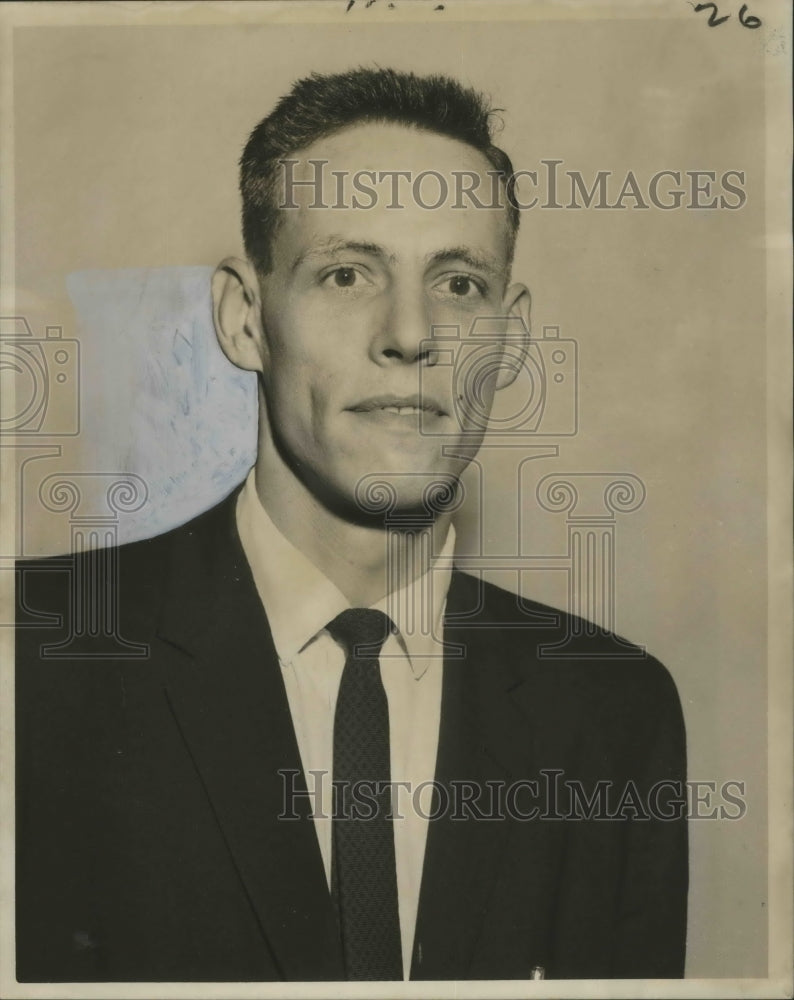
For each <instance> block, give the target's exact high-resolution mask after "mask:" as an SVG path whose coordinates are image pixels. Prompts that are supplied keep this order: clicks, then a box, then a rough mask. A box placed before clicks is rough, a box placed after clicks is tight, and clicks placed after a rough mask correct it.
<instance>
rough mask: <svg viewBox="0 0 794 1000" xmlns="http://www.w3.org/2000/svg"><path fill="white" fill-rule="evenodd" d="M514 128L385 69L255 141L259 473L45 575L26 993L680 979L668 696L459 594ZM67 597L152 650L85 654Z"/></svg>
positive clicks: (238, 358) (515, 304)
mask: <svg viewBox="0 0 794 1000" xmlns="http://www.w3.org/2000/svg"><path fill="white" fill-rule="evenodd" d="M489 121H490V116H489V110H488V108H487V106H486V105H485V103H484V101H483V99H482V98H481V97H480V96H479V95H477V94H476V93H474V92H473V91H469V90H466V89H464V88H462V87H460V86H459V85H458V84H456V83H455V82H453V81H451V80H449V79H446V78H442V77H431V78H418V77H415V76H413V75H410V74H400V73H395V72H393V71H388V70H383V71H381V70H378V71H365V70H358V71H354V72H351V73H347V74H340V75H336V76H326V77H318V76H315V77H312V78H310V79H307V80H303V81H301V82H300V83H298V84H297V85H296V86H295V88H294V89H293V91H292V92H291V93H290V94H289V95H288V96H287V97H285V98H283V99H282V100H281V102H280V103H279V104H278V105H277V107H276V109H275V110H274V111H273V113H272V114H271V115H269V116H268V117H267V118H266V119H264V120H263V122H261V123H260V125H259V126H258V127H257V129H255V131H254V132H253V133H252V135H251V137H250V139H249V142H248V144H247V146H246V149H245V152H244V154H243V157H242V160H241V190H242V196H243V231H244V238H245V246H246V254H247V256H246V259H237V258H230V259H228V260H226V261H224V262H223V263H222V264H221V265H220V266H219V268H218V269H217V271H216V273H215V276H214V278H213V301H214V321H215V327H216V331H217V333H218V338H219V341H220V344H221V346H222V348H223V350H224V352H225V353H226V355H227V356H228V357H229V359H230V360H231V361H232V362H233V363H234V364H236V365H238V366H239V367H242V368H245V369H249V370H252V371H256V372H257V373H258V377H259V387H260V388H259V394H260V395H259V403H260V418H259V438H258V454H257V462H256V465H255V466H254V468H253V469H252V470H251V473H250V475H249V477H248V479H247V480H246V482H245V483H244V484H242V485H241V486H240V487H238V488H237V489H236V490H235V491H234V492H233V493H232V494H231V495H230V496H229V497H228V498H227V499H226V500H224V501H223V502H222V503H220V504H219V505H218V506H217V507H215V508H214V509H212V510H210V511H208V512H206V513H205V514H203V515H201V516H200V517H199V518H197V519H195V520H194V521H192V522H190V523H188V524H186V525H183V526H182V527H179V528H176V529H175V530H173V531H171V532H168V533H167V534H164V535H161V536H159V537H157V538H153V539H149V540H145V541H141V542H136V543H134V544H131V545H127V546H123V547H121V548H120V549H118V550H112V551H109V552H105V553H100V554H97V553H83V554H77V555H75V556H73V557H66V558H62V559H54V560H45V561H41V562H38V563H30V564H24V565H23V566H22V567H21V568H20V572H19V587H18V593H19V604H20V616H21V617H20V624H21V625H22V626H24V627H20V629H19V630H18V642H17V976H18V978H19V979H20V980H22V981H36V980H45V981H46V980H53V981H57V980H62V981H81V980H86V981H89V980H100V981H101V980H107V981H113V980H116V981H118V980H121V981H131V980H154V981H157V980H186V981H192V980H218V981H226V980H278V979H287V980H341V979H403V978H406V979H407V978H412V979H467V978H468V979H501V978H519V979H527V978H533V977H534V978H537V977H541V976H543V975H546V976H549V977H557V978H563V977H568V978H606V977H627V976H628V977H654V978H655V977H671V976H680V975H682V974H683V962H684V945H685V924H686V891H687V840H686V823H685V815H684V812H685V811H684V809H683V802H682V801H681V797H682V794H683V782H684V779H685V742H684V731H683V722H682V717H681V710H680V705H679V702H678V697H677V694H676V690H675V686H674V684H673V681H672V679H671V678H670V676H669V674H668V673H667V671H666V670H665V668H664V667H663V666H661V664H659V663H658V662H657V661H656V660H654V659H653V658H651V657H648V656H645V655H643V654H642V652H641V651H640V650H639V649H638V648H636V647H631V646H629V645H628V644H626V643H625V642H623V641H622V640H619V639H617V638H616V637H614V636H612V635H610V634H609V633H606V632H602V631H599V630H597V629H595V628H593V627H590V626H586V625H584V624H583V623H582V622H581V621H580V620H577V619H573V618H572V617H571V616H569V615H567V614H565V613H563V612H561V611H556V610H554V609H551V608H548V607H543V606H541V605H537V604H533V603H532V602H528V601H521V602H519V601H518V599H517V598H516V597H515V595H512V594H509V593H507V592H505V591H502V590H499V589H498V588H496V587H493V586H491V585H488V584H484V583H482V582H481V581H479V580H477V579H475V578H473V577H471V576H467V575H466V574H464V573H462V572H459V571H458V570H455V569H453V568H452V552H453V549H454V528H453V527H452V524H451V510H452V508H453V507H454V498H455V494H456V488H457V483H458V478H459V476H460V474H461V472H462V471H463V469H464V468H465V466H466V465H467V464H468V462H469V461H470V460H471V458H472V457H473V456H474V454H475V453H476V451H477V447H478V446H479V444H480V442H481V440H482V436H483V434H484V432H485V426H484V422H483V419H482V414H483V413H486V414H487V413H488V412H489V411H490V408H491V405H492V402H493V397H494V394H495V392H496V391H497V390H498V389H499V388H500V387H501V386H504V385H507V384H509V383H510V381H511V379H512V378H514V377H515V374H516V371H517V368H518V363H519V362H520V355H521V350H522V349H524V348H522V345H521V343H519V342H518V341H517V340H516V339H515V338H514V337H512V335H511V336H508V331H512V330H514V329H515V328H516V325H517V326H518V328H519V329H521V330H524V331H525V330H527V329H528V323H529V294H528V292H527V289H526V288H525V287H524V286H523V285H521V284H511V283H510V265H511V261H512V255H513V247H514V242H515V236H516V231H517V228H518V213H517V209H516V207H515V204H514V201H513V199H512V181H511V175H512V166H511V164H510V161H509V159H508V157H507V156H506V154H505V153H504V152H502V151H501V150H500V149H498V148H497V147H496V146H495V145H493V142H492V136H491V132H490V125H489ZM428 178H430V182H429V183H427V181H428ZM403 182H405V184H404V185H403V187H402V188H401V187H400V185H401V184H403ZM425 183H427V187H423V185H424V184H425ZM430 183H433V184H435V185H436V188H435V189H434V190H433V191H432V193H431V192H430ZM461 185H462V186H461ZM445 192H446V197H442V195H443V194H444V193H445ZM477 192H479V193H477ZM486 192H487V194H486ZM494 194H496V195H497V197H496V198H494V197H492V196H493V195H494ZM430 202H432V205H433V206H434V207H432V208H430V207H429V203H430ZM483 317H484V318H486V320H487V321H488V323H489V325H490V329H491V333H492V336H493V351H491V352H490V355H489V357H488V359H487V363H486V364H485V365H484V366H483V367H481V368H480V370H479V373H478V377H477V378H476V379H475V380H474V384H472V383H471V381H470V382H467V383H466V385H465V386H460V385H458V383H457V382H456V381H455V379H454V377H451V373H453V374H454V371H455V370H456V367H455V366H456V364H457V362H458V361H459V360H460V358H461V357H462V356H463V354H464V353H465V351H466V345H465V333H466V331H468V330H470V329H471V327H472V324H473V323H474V321H475V320H476V319H478V318H479V319H482V318H483ZM438 327H443V328H445V330H447V331H448V330H449V329H454V330H458V331H462V334H463V335H462V336H461V337H460V344H459V347H458V348H457V353H456V357H455V359H453V360H454V363H453V364H452V365H450V364H448V363H444V362H443V359H442V358H441V355H440V350H439V349H438V347H437V346H436V342H434V339H433V336H432V334H433V332H434V329H435V328H438ZM100 564H102V565H103V566H104V567H105V569H107V566H108V565H110V566H112V572H110V574H109V579H110V584H109V585H108V588H107V589H105V588H104V587H100V588H97V587H94V588H93V591H92V585H91V581H92V580H96V579H97V576H96V571H97V567H98V566H99V565H100ZM97 590H99V592H98V593H97ZM76 593H77V594H79V595H81V599H83V598H85V600H88V601H89V602H91V601H95V602H96V605H97V609H98V611H99V612H101V609H102V607H105V606H107V604H108V603H109V602H112V603H114V604H117V605H118V608H119V623H120V625H119V627H120V631H121V633H122V634H123V635H124V636H125V637H126V638H127V639H128V640H130V641H132V642H135V643H138V644H140V646H142V647H144V648H145V649H146V650H147V655H146V656H145V657H144V658H137V659H136V658H124V657H117V658H115V657H108V656H99V657H97V656H92V655H91V652H90V635H88V636H86V637H85V638H86V645H85V646H84V647H83V648H82V651H81V652H80V651H78V652H74V646H73V645H72V646H65V645H64V638H65V637H66V636H67V635H68V634H69V632H70V614H71V610H70V609H73V608H74V607H75V600H76V599H75V594H76ZM37 623H40V624H37ZM582 635H585V636H586V639H587V642H586V643H585V645H582V644H581V643H579V644H578V645H577V644H575V643H572V642H571V638H572V637H574V636H579V637H581V636H582ZM70 650H72V651H70ZM425 793H426V794H425Z"/></svg>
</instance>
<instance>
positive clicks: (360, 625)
mask: <svg viewBox="0 0 794 1000" xmlns="http://www.w3.org/2000/svg"><path fill="white" fill-rule="evenodd" d="M326 628H327V629H328V631H329V632H330V634H331V635H332V636H333V638H334V639H336V641H337V642H339V643H341V644H342V645H343V646H344V647H345V650H346V652H347V654H348V656H352V657H354V658H355V659H375V658H377V656H378V655H379V654H380V651H381V647H382V646H383V643H384V642H385V641H386V639H387V638H388V636H389V635H390V634H391V633H392V632H393V631H394V624H393V623H392V620H391V618H389V616H388V615H385V614H384V613H383V612H382V611H375V610H373V609H372V608H348V610H347V611H343V612H342V613H341V614H339V615H337V616H336V618H334V620H333V621H332V622H329V623H328V625H327V626H326Z"/></svg>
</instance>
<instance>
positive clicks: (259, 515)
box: [237, 469, 455, 979]
mask: <svg viewBox="0 0 794 1000" xmlns="http://www.w3.org/2000/svg"><path fill="white" fill-rule="evenodd" d="M237 527H238V531H239V534H240V539H241V541H242V545H243V550H244V551H245V555H246V558H247V559H248V562H249V564H250V566H251V571H252V574H253V578H254V582H255V584H256V588H257V591H258V592H259V597H260V599H261V601H262V604H263V605H264V608H265V611H266V613H267V618H268V621H269V623H270V629H271V632H272V635H273V643H274V645H275V647H276V652H277V654H278V658H279V663H280V664H281V669H282V677H283V679H284V687H285V689H286V692H287V700H288V702H289V709H290V713H291V715H292V723H293V726H294V728H295V735H296V738H297V743H298V749H299V751H300V756H301V762H302V764H303V770H304V773H305V775H306V782H307V788H308V790H309V792H310V794H311V795H312V815H313V818H314V827H315V831H316V833H317V839H318V841H319V845H320V852H321V854H322V859H323V863H324V865H325V874H326V879H327V880H328V884H329V887H330V883H331V814H332V798H331V781H332V777H333V776H332V768H333V732H334V710H335V707H336V696H337V693H338V691H339V683H340V681H341V678H342V670H343V668H344V664H345V656H346V654H345V651H344V649H343V648H342V647H341V646H340V645H339V644H338V643H337V642H336V640H334V639H333V638H332V637H331V635H330V634H329V632H328V631H327V630H326V627H325V626H326V625H327V624H328V623H329V622H331V621H332V620H333V619H334V618H335V617H336V616H337V615H338V614H339V613H340V612H341V611H344V610H345V609H347V608H349V607H350V603H349V602H348V601H347V599H346V598H345V597H344V595H343V594H342V593H341V591H340V590H339V589H338V588H337V587H336V586H335V585H334V584H333V583H332V582H331V581H330V580H329V579H328V578H327V577H326V576H325V575H324V574H323V573H322V572H321V571H320V570H319V569H318V568H317V567H316V566H315V565H314V563H312V562H311V560H310V559H308V558H307V557H306V556H305V555H303V553H302V552H300V551H299V550H298V549H297V548H295V546H294V545H292V544H291V543H290V542H289V541H288V540H287V539H286V538H285V537H284V535H282V534H281V532H280V531H279V530H278V528H277V527H276V526H275V524H273V522H272V520H271V519H270V517H269V516H268V514H267V512H266V511H265V509H264V507H263V506H262V503H261V501H260V500H259V496H258V494H257V492H256V484H255V481H254V470H253V469H251V472H250V473H249V475H248V478H247V479H246V482H245V484H244V486H243V489H242V490H241V492H240V495H239V497H238V501H237ZM420 537H421V540H418V541H417V544H421V545H424V546H425V547H426V550H427V551H426V552H425V553H423V556H424V558H425V559H426V562H425V564H426V565H427V566H428V569H427V570H426V572H425V573H424V574H423V575H422V576H421V577H419V578H418V579H416V580H414V581H412V582H409V583H407V584H405V585H404V586H402V587H398V588H397V589H395V590H394V591H393V592H392V593H391V594H389V595H387V596H386V597H384V598H383V600H381V601H379V602H378V603H377V604H375V605H373V607H375V608H377V609H379V610H381V611H383V612H385V613H386V614H387V615H388V616H389V617H390V618H391V620H392V621H393V622H394V624H395V625H396V626H397V630H398V631H397V633H396V634H394V635H391V636H389V637H388V638H387V640H386V642H385V643H384V645H383V648H382V650H381V654H380V667H381V677H382V678H383V686H384V688H385V690H386V697H387V700H388V704H389V742H390V751H391V752H390V758H391V780H392V782H400V781H403V782H408V783H409V785H408V789H410V792H409V791H408V790H406V789H405V788H403V789H399V788H398V789H397V791H396V798H395V797H394V796H393V800H392V801H393V812H394V852H395V861H396V865H397V894H398V905H399V914H400V933H401V938H402V953H403V976H404V978H405V979H408V977H409V975H410V969H411V954H412V951H413V940H414V932H415V929H416V916H417V909H418V905H419V889H420V885H421V880H422V864H423V861H424V854H425V843H426V840H427V818H426V817H427V813H428V811H429V809H430V803H431V794H432V785H431V784H430V783H431V782H432V780H433V778H434V776H435V767H436V754H437V751H438V731H439V721H440V715H441V677H442V666H443V647H442V639H443V635H442V631H443V615H444V607H445V604H446V598H447V590H448V589H449V581H450V576H451V569H450V562H451V556H452V553H453V551H454V547H455V530H454V528H453V527H451V526H450V529H449V533H448V535H447V538H446V540H445V542H444V546H443V549H442V551H441V552H440V553H439V556H442V557H443V558H441V559H440V560H439V562H440V566H438V567H435V566H433V565H432V553H431V552H430V551H429V550H430V539H429V535H424V536H420ZM384 544H385V540H384ZM395 575H396V574H394V573H392V576H393V577H394V576H395ZM312 772H317V773H316V774H315V775H313V774H312ZM417 789H423V791H421V793H417ZM417 794H418V799H417V801H418V804H419V805H420V808H419V809H418V810H417V809H415V808H414V803H413V797H414V795H417Z"/></svg>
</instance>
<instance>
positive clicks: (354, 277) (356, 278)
mask: <svg viewBox="0 0 794 1000" xmlns="http://www.w3.org/2000/svg"><path fill="white" fill-rule="evenodd" d="M322 284H324V285H332V286H333V287H334V288H343V289H344V288H355V287H356V286H357V285H364V284H368V282H367V279H366V278H365V277H364V275H363V274H362V273H361V271H359V270H358V268H355V267H335V268H334V269H333V270H332V271H327V272H326V273H325V274H324V275H323V277H322Z"/></svg>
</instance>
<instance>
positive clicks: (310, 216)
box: [274, 123, 508, 264]
mask: <svg viewBox="0 0 794 1000" xmlns="http://www.w3.org/2000/svg"><path fill="white" fill-rule="evenodd" d="M288 159H289V160H291V161H293V162H292V163H290V164H286V165H285V166H284V167H283V170H282V171H280V173H281V178H280V184H279V185H277V190H279V192H280V193H279V198H280V201H279V205H280V219H279V227H278V232H277V234H276V241H275V244H274V251H275V252H276V256H279V253H280V252H284V253H285V254H289V253H293V252H296V251H297V252H301V251H303V250H305V249H306V247H307V246H308V245H311V244H313V243H319V242H322V241H323V240H326V239H327V237H328V236H329V235H330V234H334V236H343V237H348V238H350V239H355V240H358V241H359V242H372V243H378V244H379V245H383V246H384V247H386V248H387V249H389V250H390V251H391V252H392V253H393V256H395V257H396V258H399V257H400V256H401V255H406V256H408V255H410V254H412V253H419V254H422V255H426V254H428V253H431V252H433V251H434V250H436V249H438V248H440V247H443V246H451V245H455V246H463V245H472V246H473V247H478V248H479V249H481V250H482V251H485V252H488V253H490V254H492V255H493V256H495V257H497V258H498V259H500V260H504V262H505V264H506V260H507V246H508V223H507V212H506V209H505V207H504V187H503V185H502V184H501V183H499V182H497V181H496V179H495V177H494V176H493V175H492V174H489V171H493V169H494V168H493V167H492V165H491V164H490V163H489V161H488V160H487V158H486V157H485V156H484V155H483V154H482V153H480V152H479V150H477V149H474V148H473V147H471V146H469V145H468V144H466V143H463V142H460V141H458V140H456V139H451V138H448V137H446V136H441V135H438V134H436V133H434V132H428V131H426V130H422V129H418V128H413V127H410V126H403V125H398V124H391V123H388V124H380V123H367V124H360V125H355V126H351V127H349V128H346V129H344V130H342V131H340V132H337V133H335V134H334V135H331V136H328V137H325V138H323V139H319V140H317V141H316V142H314V143H312V144H311V145H310V146H307V147H306V148H305V149H302V150H301V151H300V152H298V153H295V154H293V155H292V156H290V157H289V158H288ZM307 182H308V183H307ZM472 188H474V190H475V192H476V198H473V197H472V196H471V195H469V194H466V193H465V192H466V191H471V189H472ZM318 192H319V197H318ZM284 206H294V207H284Z"/></svg>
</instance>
